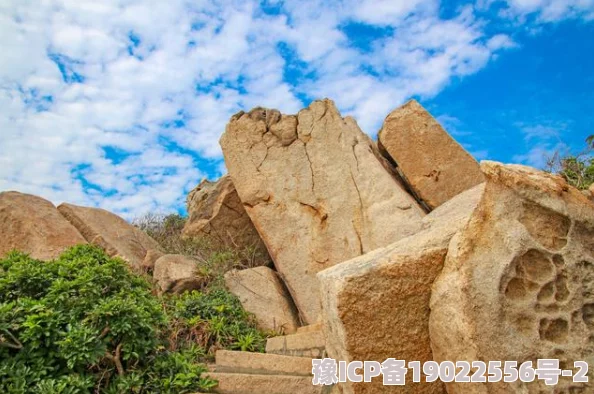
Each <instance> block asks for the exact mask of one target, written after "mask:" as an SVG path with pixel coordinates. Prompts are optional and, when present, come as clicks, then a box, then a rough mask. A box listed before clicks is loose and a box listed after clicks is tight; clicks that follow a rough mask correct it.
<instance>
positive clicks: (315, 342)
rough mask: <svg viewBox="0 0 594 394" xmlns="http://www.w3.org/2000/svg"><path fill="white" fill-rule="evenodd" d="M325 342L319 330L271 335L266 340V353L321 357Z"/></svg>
mask: <svg viewBox="0 0 594 394" xmlns="http://www.w3.org/2000/svg"><path fill="white" fill-rule="evenodd" d="M325 349H326V343H325V340H324V334H323V333H322V332H321V331H312V332H305V333H296V334H291V335H283V336H279V337H272V338H269V339H268V341H266V353H271V354H281V355H284V356H294V357H309V358H322V357H324V353H325Z"/></svg>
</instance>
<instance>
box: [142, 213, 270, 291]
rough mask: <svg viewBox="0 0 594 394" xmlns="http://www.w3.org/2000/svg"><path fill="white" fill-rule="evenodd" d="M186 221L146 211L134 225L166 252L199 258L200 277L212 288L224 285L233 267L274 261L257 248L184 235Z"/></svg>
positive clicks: (177, 217)
mask: <svg viewBox="0 0 594 394" xmlns="http://www.w3.org/2000/svg"><path fill="white" fill-rule="evenodd" d="M186 220H187V218H185V217H182V216H181V215H179V214H169V215H155V214H146V215H144V216H142V217H140V218H137V219H135V220H134V221H133V224H134V225H135V226H136V227H138V228H140V229H141V230H143V231H144V232H146V233H147V234H148V235H150V236H151V237H152V238H153V239H154V240H155V241H157V243H159V245H161V247H162V249H163V251H164V252H165V253H170V254H183V255H186V256H191V257H193V258H195V259H196V260H198V261H199V262H200V264H199V266H200V276H201V277H202V278H205V280H206V282H207V283H208V284H207V287H209V288H212V287H217V288H222V287H224V286H223V275H224V274H225V273H226V272H227V271H230V270H232V269H245V268H253V267H256V266H259V265H268V264H271V261H270V260H269V257H268V256H266V257H264V256H261V255H259V254H258V252H257V251H256V249H255V248H237V247H229V246H228V245H220V244H214V243H212V242H208V241H207V240H206V239H204V238H188V237H183V236H182V230H183V228H184V226H185V224H186Z"/></svg>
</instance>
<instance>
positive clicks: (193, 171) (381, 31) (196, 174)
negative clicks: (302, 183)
mask: <svg viewBox="0 0 594 394" xmlns="http://www.w3.org/2000/svg"><path fill="white" fill-rule="evenodd" d="M516 2H517V1H516ZM588 2H589V0H581V1H577V0H576V1H575V5H574V6H573V7H570V8H568V9H570V11H564V12H576V11H575V10H577V9H578V8H579V7H582V5H583V4H586V3H588ZM548 3H550V1H549V2H547V4H548ZM512 7H515V8H517V9H519V8H518V7H519V6H518V5H513V4H511V3H510V8H512ZM515 8H514V9H515ZM530 9H532V8H530ZM543 9H544V8H543ZM550 9H551V10H549V11H547V12H544V11H541V15H543V18H544V15H552V12H553V11H552V10H553V8H550ZM571 10H574V11H571ZM526 12H528V11H526ZM486 23H487V22H486V21H485V20H482V19H481V18H479V17H477V15H476V13H475V10H474V9H473V8H472V7H470V6H467V7H463V8H460V9H458V10H456V12H455V15H453V16H452V17H449V18H447V19H444V18H443V17H442V16H441V14H440V3H439V2H438V1H437V0H414V1H409V2H394V1H385V0H364V1H355V0H343V1H332V2H328V1H321V0H302V1H297V0H290V1H284V2H279V1H267V2H263V3H259V2H254V1H243V0H242V1H240V0H224V1H214V0H199V1H190V0H171V1H167V2H163V1H157V0H103V1H95V0H48V1H44V2H33V1H23V0H7V1H4V2H3V3H2V5H0V45H1V46H2V48H3V51H2V54H1V55H0V57H1V59H0V60H1V61H0V130H2V131H1V133H2V135H1V136H2V141H1V142H0V190H8V189H16V190H20V191H23V192H30V193H34V194H39V195H42V196H44V197H46V198H49V199H51V200H52V201H53V202H55V203H59V202H61V201H69V202H73V203H78V204H86V205H93V206H101V207H104V208H107V209H110V210H113V211H115V212H118V213H121V214H123V215H124V216H125V217H127V218H131V217H133V216H136V215H139V214H142V213H144V212H146V211H149V210H156V209H158V210H162V211H170V210H175V209H178V208H179V207H181V206H183V201H184V198H185V194H186V193H187V191H188V190H190V188H192V187H193V186H194V185H195V184H196V183H198V182H199V181H200V178H201V177H204V176H216V175H219V174H220V173H221V172H223V171H224V164H223V163H222V161H221V151H220V147H219V145H218V139H219V137H220V135H221V133H222V132H223V131H224V127H225V124H226V122H227V120H228V119H229V117H230V116H231V115H232V114H233V113H235V112H237V111H239V110H241V109H244V110H246V109H249V108H251V107H253V106H256V105H263V106H269V107H275V108H279V109H280V110H282V111H284V112H296V111H297V110H299V108H301V107H302V106H303V105H304V104H307V101H309V100H311V99H314V98H322V97H330V98H333V99H335V100H336V102H337V104H338V106H339V107H340V108H341V110H343V112H344V113H345V114H348V115H354V116H355V117H356V119H357V120H358V121H359V123H360V125H361V126H362V127H363V129H364V130H365V131H367V132H369V133H370V134H374V133H375V132H376V131H377V129H378V128H379V126H380V124H381V121H382V119H383V117H384V116H385V115H386V114H387V113H388V112H389V111H390V110H391V109H393V108H394V107H395V106H397V105H399V104H401V103H402V102H403V101H404V100H406V99H407V98H409V97H411V96H413V95H419V96H421V97H431V96H433V95H435V94H437V93H438V92H439V91H440V90H442V89H443V88H444V87H445V86H447V84H448V83H450V82H451V81H452V79H454V78H459V77H464V76H466V75H469V74H472V73H475V72H477V71H478V70H480V69H481V68H483V67H484V66H485V65H486V64H487V63H488V62H489V61H490V60H491V59H492V58H493V57H494V56H495V55H496V54H497V53H499V52H501V51H503V50H505V49H507V48H510V47H512V46H513V45H514V41H513V39H512V38H511V37H509V36H507V35H504V34H497V35H489V34H487V33H486V32H485V30H486V29H485V25H486ZM351 27H354V28H357V29H367V30H370V31H372V32H374V34H369V35H366V36H365V39H366V40H367V41H368V42H367V43H366V44H367V45H365V47H362V46H361V45H359V44H357V43H356V42H355V41H356V40H355V39H356V38H357V37H354V36H353V33H352V31H350V30H349V28H351Z"/></svg>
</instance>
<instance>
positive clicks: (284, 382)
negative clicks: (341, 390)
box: [207, 372, 326, 394]
mask: <svg viewBox="0 0 594 394" xmlns="http://www.w3.org/2000/svg"><path fill="white" fill-rule="evenodd" d="M207 376H208V377H209V378H211V379H214V380H216V381H217V382H218V385H217V386H216V387H215V388H214V389H213V390H214V392H215V393H221V394H234V393H242V394H262V393H266V394H288V393H291V394H323V393H324V392H325V391H324V390H326V387H324V386H314V385H313V384H312V379H311V377H309V376H293V375H251V374H239V373H222V372H210V373H208V374H207Z"/></svg>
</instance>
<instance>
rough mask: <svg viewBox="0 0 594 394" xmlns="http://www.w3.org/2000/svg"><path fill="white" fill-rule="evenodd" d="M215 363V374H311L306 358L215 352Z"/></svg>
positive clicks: (224, 351) (225, 351) (309, 361)
mask: <svg viewBox="0 0 594 394" xmlns="http://www.w3.org/2000/svg"><path fill="white" fill-rule="evenodd" d="M216 363H217V364H216V367H215V371H216V372H233V373H251V374H258V373H261V374H267V375H274V374H278V375H296V376H309V375H311V374H312V373H311V369H312V363H311V359H308V358H307V357H291V356H282V355H279V354H268V353H253V352H237V351H229V350H217V353H216Z"/></svg>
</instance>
